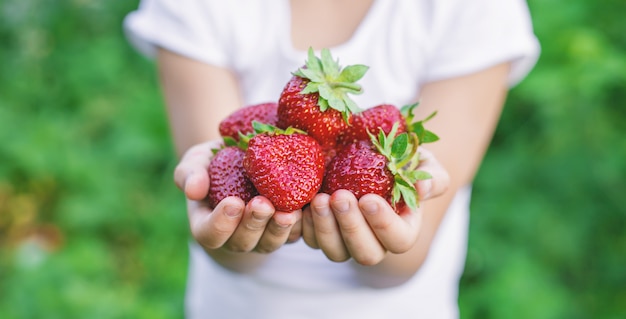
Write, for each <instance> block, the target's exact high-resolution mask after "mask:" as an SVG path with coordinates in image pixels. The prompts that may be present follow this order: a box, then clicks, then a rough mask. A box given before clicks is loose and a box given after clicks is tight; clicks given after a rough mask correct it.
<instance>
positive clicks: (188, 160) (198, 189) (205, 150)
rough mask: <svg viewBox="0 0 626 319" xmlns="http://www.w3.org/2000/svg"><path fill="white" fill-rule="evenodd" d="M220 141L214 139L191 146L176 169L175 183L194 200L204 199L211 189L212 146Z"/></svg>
mask: <svg viewBox="0 0 626 319" xmlns="http://www.w3.org/2000/svg"><path fill="white" fill-rule="evenodd" d="M216 147H219V142H217V141H212V142H207V143H203V144H198V145H195V146H193V147H191V148H190V149H189V150H187V152H185V154H184V155H183V157H182V159H181V160H180V162H179V163H178V165H177V166H176V168H175V169H174V183H175V184H176V186H178V188H179V189H180V190H182V191H183V192H184V193H185V196H187V198H189V199H192V200H201V199H203V198H204V197H205V196H206V194H207V193H208V191H209V175H208V172H207V169H208V167H209V163H210V161H211V157H212V155H213V154H212V152H211V149H212V148H216Z"/></svg>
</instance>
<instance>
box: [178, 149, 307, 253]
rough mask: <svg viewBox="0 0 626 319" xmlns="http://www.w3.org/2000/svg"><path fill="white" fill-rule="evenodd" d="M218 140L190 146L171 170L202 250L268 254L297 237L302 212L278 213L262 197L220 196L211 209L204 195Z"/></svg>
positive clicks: (191, 227)
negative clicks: (217, 202)
mask: <svg viewBox="0 0 626 319" xmlns="http://www.w3.org/2000/svg"><path fill="white" fill-rule="evenodd" d="M219 146H220V142H219V141H210V142H206V143H202V144H198V145H195V146H193V147H191V148H190V149H189V150H188V151H187V152H186V153H185V154H184V155H183V157H182V159H181V161H180V162H179V163H178V165H177V166H176V169H175V171H174V181H175V183H176V185H177V186H178V188H180V189H181V190H182V191H183V192H184V193H185V196H186V198H187V213H188V218H189V226H190V230H191V234H192V236H193V237H194V239H195V240H196V241H197V242H198V243H199V244H200V245H202V246H203V247H204V248H205V249H210V250H216V249H225V250H227V251H231V252H252V251H254V252H259V253H269V252H272V251H275V250H276V249H278V248H280V247H281V246H282V245H284V244H285V243H286V242H293V241H295V240H297V239H298V238H299V237H300V233H301V223H300V220H301V217H302V211H301V210H298V211H294V212H280V211H276V210H275V209H274V206H273V205H272V203H271V202H270V201H269V200H268V199H267V198H265V197H263V196H257V197H255V198H253V199H252V200H250V201H249V202H248V203H247V204H246V203H244V202H243V200H241V199H240V198H237V197H227V198H225V199H223V200H222V201H221V202H220V203H219V204H218V205H217V206H216V207H215V208H214V209H211V208H210V207H209V206H208V203H207V201H206V200H205V197H206V195H207V193H208V190H209V175H208V171H207V168H208V166H209V163H210V159H211V156H212V152H211V149H214V148H218V147H219Z"/></svg>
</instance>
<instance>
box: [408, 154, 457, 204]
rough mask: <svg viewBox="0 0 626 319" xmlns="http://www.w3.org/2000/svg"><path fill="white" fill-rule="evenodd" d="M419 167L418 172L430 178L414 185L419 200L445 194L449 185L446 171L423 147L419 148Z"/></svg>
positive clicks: (448, 176)
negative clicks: (422, 172) (423, 172)
mask: <svg viewBox="0 0 626 319" xmlns="http://www.w3.org/2000/svg"><path fill="white" fill-rule="evenodd" d="M419 151H420V165H419V166H418V168H417V169H418V170H421V171H425V172H427V173H429V174H430V175H431V176H432V178H429V179H426V180H421V181H418V182H417V184H416V187H417V191H418V196H419V199H420V200H426V199H429V198H435V197H438V196H440V195H442V194H443V193H445V192H446V190H447V189H448V186H449V185H450V175H449V174H448V171H447V170H446V169H445V168H444V167H443V166H442V165H441V164H440V163H439V161H437V159H436V158H435V156H434V155H433V153H432V152H430V151H429V150H427V149H426V148H424V147H420V148H419Z"/></svg>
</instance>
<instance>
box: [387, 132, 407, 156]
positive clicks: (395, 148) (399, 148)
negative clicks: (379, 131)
mask: <svg viewBox="0 0 626 319" xmlns="http://www.w3.org/2000/svg"><path fill="white" fill-rule="evenodd" d="M408 145H409V137H408V134H406V133H402V134H400V135H398V136H396V138H395V139H394V140H393V144H392V145H391V156H393V157H396V158H400V157H402V155H404V153H406V150H407V147H408Z"/></svg>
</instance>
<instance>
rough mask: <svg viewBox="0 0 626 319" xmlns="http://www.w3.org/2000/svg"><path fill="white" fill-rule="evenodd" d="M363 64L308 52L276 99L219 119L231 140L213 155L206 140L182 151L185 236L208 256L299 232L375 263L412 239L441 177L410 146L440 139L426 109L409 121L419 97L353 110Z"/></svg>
mask: <svg viewBox="0 0 626 319" xmlns="http://www.w3.org/2000/svg"><path fill="white" fill-rule="evenodd" d="M366 70H367V67H366V66H363V65H355V66H348V67H346V68H343V69H342V68H340V67H339V65H338V64H337V62H336V61H334V60H333V59H332V57H331V56H330V53H329V51H328V50H322V55H321V58H318V57H316V56H315V55H314V54H313V51H312V50H309V55H308V59H307V61H306V65H305V66H304V67H302V68H300V69H298V70H297V71H296V72H294V73H293V77H292V78H291V80H290V81H289V82H288V83H287V85H286V86H285V87H284V89H283V91H282V93H281V95H280V97H279V100H278V103H273V102H269V103H264V104H257V105H252V106H248V107H246V108H243V109H240V110H238V111H237V112H235V113H233V114H231V115H230V116H229V117H228V118H226V119H225V120H224V121H223V122H222V123H221V124H220V126H219V132H220V134H221V135H222V137H223V139H224V141H225V142H226V143H227V144H228V147H222V149H221V150H220V151H219V152H217V154H216V155H215V157H213V159H212V161H211V163H210V164H209V158H210V155H208V154H207V152H208V149H207V148H206V145H204V146H198V147H200V148H199V149H198V148H192V149H190V150H189V151H188V153H187V154H186V155H185V157H183V160H182V161H181V163H180V164H179V166H178V167H177V169H176V174H175V178H176V182H177V185H179V187H180V188H181V189H183V190H184V191H185V194H186V195H187V197H188V204H189V205H188V207H189V214H190V215H189V219H190V224H191V230H192V234H193V235H194V237H195V238H196V239H197V240H198V242H200V243H201V244H202V245H203V246H204V247H205V248H206V249H207V251H208V252H209V253H210V254H211V253H214V252H216V251H236V252H249V251H259V252H270V251H273V250H275V249H277V248H279V247H280V246H281V245H283V244H284V243H285V242H287V241H293V240H295V239H297V238H299V237H300V236H302V237H303V238H304V240H305V242H306V243H307V244H308V245H309V246H311V247H313V248H320V249H322V250H323V251H324V253H325V254H326V255H327V256H328V258H329V259H331V260H335V261H342V260H346V259H348V258H354V259H355V260H356V261H357V262H358V263H361V264H365V265H372V264H376V263H378V262H380V261H381V260H382V259H383V258H384V256H385V253H386V252H387V251H390V252H393V253H403V252H406V251H407V250H409V249H410V248H411V247H413V246H414V244H415V241H416V240H417V236H418V234H419V230H420V221H421V211H420V209H419V206H418V200H424V199H427V198H428V197H429V196H437V195H439V194H441V193H442V192H443V191H444V190H445V187H446V186H447V184H448V176H447V173H446V171H445V170H444V169H443V168H442V167H441V166H440V165H438V164H437V162H436V161H434V159H432V157H429V153H427V152H425V151H423V150H420V147H419V146H420V145H421V144H422V143H427V142H433V141H436V140H437V139H438V137H437V136H436V135H435V134H434V133H432V132H430V131H428V130H426V129H425V128H424V123H425V122H426V121H427V120H429V119H430V118H432V116H434V115H435V114H434V113H433V114H432V115H431V116H429V117H427V118H426V119H425V120H422V121H414V117H413V109H414V108H415V107H416V106H417V104H413V105H409V106H406V107H404V108H402V109H401V110H399V109H398V108H396V107H395V106H393V105H390V104H381V105H378V106H376V107H373V108H371V109H368V110H366V111H363V112H361V111H360V110H359V109H358V107H357V105H356V104H355V103H354V101H352V100H351V99H350V98H349V96H348V95H349V94H359V93H361V91H362V89H361V87H360V85H358V84H356V81H358V80H359V79H360V78H361V77H363V75H364V74H365V72H366ZM258 121H261V122H265V123H261V122H258ZM274 124H275V125H276V126H277V127H275V126H273V125H274ZM252 131H254V132H252ZM424 153H425V154H427V156H424V155H423V154H424ZM207 168H208V172H207ZM431 176H432V177H433V178H432V179H429V178H431ZM320 189H321V191H323V192H325V193H318V192H319V191H320ZM257 192H258V193H257ZM257 194H260V195H257ZM429 194H430V195H429ZM308 204H310V205H308ZM301 208H304V219H303V222H300V217H301V216H302V215H301V214H302V210H301ZM281 226H286V227H281Z"/></svg>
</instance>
